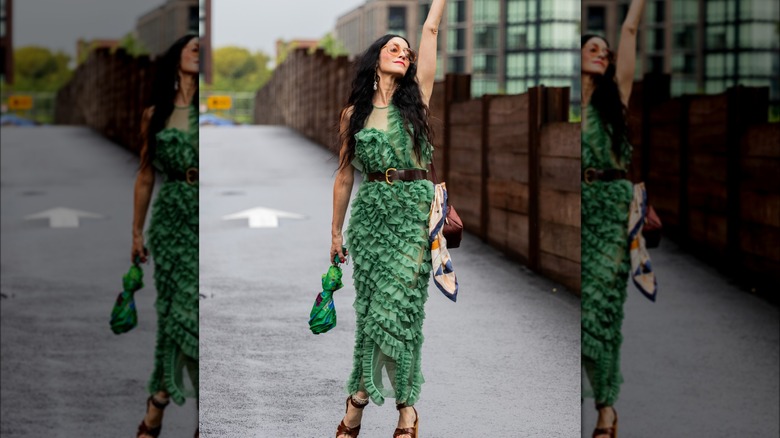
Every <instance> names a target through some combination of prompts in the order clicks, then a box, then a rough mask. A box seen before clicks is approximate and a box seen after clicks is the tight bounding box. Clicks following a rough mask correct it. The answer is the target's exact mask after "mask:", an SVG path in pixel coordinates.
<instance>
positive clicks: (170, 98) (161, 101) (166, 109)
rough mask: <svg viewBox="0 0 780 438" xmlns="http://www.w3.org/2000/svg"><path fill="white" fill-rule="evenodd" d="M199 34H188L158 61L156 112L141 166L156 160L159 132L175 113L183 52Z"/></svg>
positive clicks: (154, 96)
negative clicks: (176, 83) (176, 86)
mask: <svg viewBox="0 0 780 438" xmlns="http://www.w3.org/2000/svg"><path fill="white" fill-rule="evenodd" d="M197 37H198V35H195V34H187V35H184V36H183V37H181V38H179V39H178V40H176V42H174V43H173V44H172V45H171V47H170V48H169V49H168V50H167V51H166V52H165V54H164V55H163V56H162V58H160V59H159V60H158V61H157V66H156V69H155V73H154V84H153V85H152V95H151V100H150V102H149V106H154V113H153V114H152V118H151V120H150V121H149V127H148V129H147V132H146V141H147V143H146V144H147V149H146V157H145V159H144V160H143V161H142V162H141V167H144V166H146V165H148V164H151V163H152V161H153V160H154V155H155V150H156V146H157V133H158V132H160V131H162V130H163V129H165V123H166V122H167V121H168V118H169V117H170V116H171V113H173V106H174V103H173V102H174V101H175V100H176V93H177V91H176V88H175V86H174V84H175V82H176V81H177V80H178V79H179V64H180V63H181V52H182V51H183V50H184V47H186V46H187V44H188V43H189V42H190V40H192V39H193V38H197ZM190 104H191V105H192V106H193V110H194V111H198V87H197V86H196V87H195V94H194V95H193V96H192V102H191V103H190Z"/></svg>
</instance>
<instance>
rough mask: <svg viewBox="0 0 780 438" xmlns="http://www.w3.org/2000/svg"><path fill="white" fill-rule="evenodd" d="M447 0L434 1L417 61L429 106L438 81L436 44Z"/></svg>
mask: <svg viewBox="0 0 780 438" xmlns="http://www.w3.org/2000/svg"><path fill="white" fill-rule="evenodd" d="M446 3H447V1H446V0H433V3H432V4H431V9H430V10H429V11H428V17H427V18H426V19H425V24H423V30H422V37H421V39H420V54H419V56H418V59H417V82H418V83H419V84H420V90H421V91H422V98H423V102H424V103H425V104H426V105H428V102H429V101H430V100H431V93H433V81H434V80H435V79H436V44H437V42H438V41H437V37H438V35H439V23H440V22H441V16H442V15H443V14H444V6H445V4H446Z"/></svg>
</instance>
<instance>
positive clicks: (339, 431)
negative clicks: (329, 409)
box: [336, 395, 368, 438]
mask: <svg viewBox="0 0 780 438" xmlns="http://www.w3.org/2000/svg"><path fill="white" fill-rule="evenodd" d="M358 400H360V399H358ZM350 403H352V406H353V407H354V408H355V409H363V408H365V407H366V406H368V399H365V402H364V403H358V402H356V401H355V399H354V398H352V396H351V395H350V396H349V397H347V400H346V403H345V407H346V409H345V410H344V415H345V416H346V414H347V412H348V411H349V404H350ZM359 433H360V425H359V424H358V425H357V426H355V427H347V425H346V424H344V420H341V423H339V427H337V428H336V438H338V437H339V435H347V436H349V437H351V438H357V436H358V434H359Z"/></svg>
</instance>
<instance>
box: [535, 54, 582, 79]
mask: <svg viewBox="0 0 780 438" xmlns="http://www.w3.org/2000/svg"><path fill="white" fill-rule="evenodd" d="M573 72H574V55H572V54H571V53H560V52H542V53H541V54H540V55H539V75H541V76H568V75H571V74H572V73H573Z"/></svg>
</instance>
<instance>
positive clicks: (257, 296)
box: [200, 127, 581, 438]
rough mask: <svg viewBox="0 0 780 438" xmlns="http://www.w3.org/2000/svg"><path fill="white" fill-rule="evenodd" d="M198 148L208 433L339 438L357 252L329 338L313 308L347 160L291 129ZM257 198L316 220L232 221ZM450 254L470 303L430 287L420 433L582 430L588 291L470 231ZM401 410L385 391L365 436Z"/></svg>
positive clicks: (212, 132)
mask: <svg viewBox="0 0 780 438" xmlns="http://www.w3.org/2000/svg"><path fill="white" fill-rule="evenodd" d="M200 148H201V155H200V157H201V172H200V174H201V210H200V214H201V222H200V224H201V228H200V235H201V240H200V244H201V248H200V251H201V252H200V263H201V267H200V268H201V270H200V278H201V280H200V281H201V291H202V292H203V293H205V294H206V295H207V297H208V298H206V299H204V300H202V301H201V307H200V309H201V310H200V317H201V320H200V324H201V340H200V354H201V362H200V363H201V374H200V376H201V417H200V420H201V432H202V434H203V436H207V437H329V436H333V434H334V433H335V429H336V425H337V424H338V423H339V421H340V420H341V418H342V416H343V413H344V399H345V392H344V384H345V382H346V379H347V377H348V374H349V371H350V366H351V361H352V346H353V343H354V329H355V319H354V311H353V309H352V302H353V300H354V289H353V287H352V280H351V276H352V270H351V266H350V265H347V266H346V267H345V272H344V277H345V280H346V281H345V283H346V286H345V288H344V289H342V290H340V291H338V292H336V294H335V301H336V309H337V313H338V325H337V326H336V328H335V329H333V330H332V331H331V332H328V333H326V334H322V335H318V336H315V335H313V334H311V332H309V329H308V325H307V320H308V315H309V310H310V309H311V306H312V303H313V302H314V299H315V296H316V294H317V293H319V292H320V275H321V274H322V273H323V272H325V270H326V269H327V267H328V260H327V259H328V250H329V248H330V221H331V212H332V187H333V178H334V170H335V168H336V164H337V163H336V161H335V159H333V157H332V156H331V155H330V154H329V153H328V152H327V151H325V150H324V149H322V148H320V147H319V146H316V145H314V144H313V143H311V142H309V141H308V140H306V139H305V138H303V137H301V136H299V135H298V134H297V133H295V132H294V131H291V130H289V129H287V128H283V127H240V128H212V127H209V128H201V141H200ZM356 188H357V184H356ZM255 207H265V208H273V209H277V210H282V211H286V212H292V213H298V214H302V215H304V219H281V220H280V222H279V226H278V228H249V226H248V222H247V221H246V220H231V221H226V220H223V219H222V218H223V217H224V216H226V215H230V214H233V213H236V212H240V211H243V210H246V209H250V208H255ZM451 254H452V257H453V263H454V265H455V270H456V272H457V273H458V279H459V282H460V288H461V289H460V293H459V297H458V302H457V303H452V302H451V301H449V300H448V299H446V298H445V297H444V296H443V295H442V294H441V293H440V292H439V291H438V290H437V289H436V288H435V287H433V286H432V287H430V288H429V294H430V298H429V300H428V303H427V304H426V314H427V317H426V321H425V324H424V328H423V331H424V335H425V339H426V341H425V344H424V345H423V363H422V367H423V368H422V369H423V374H424V376H425V379H426V383H425V384H424V385H423V390H422V396H421V399H420V401H419V403H418V404H417V405H416V407H417V408H418V411H419V413H420V436H421V437H448V438H451V437H468V436H475V437H487V436H490V437H506V438H516V437H572V436H577V435H578V434H579V430H580V426H581V419H580V357H579V356H580V329H579V327H580V320H579V318H580V305H579V300H578V299H577V298H576V297H575V296H574V295H573V294H571V293H570V292H568V291H566V290H563V288H562V287H561V286H559V285H556V284H555V283H553V282H551V281H549V280H547V279H545V278H542V277H540V276H538V275H536V274H534V273H532V272H529V271H528V270H527V269H525V268H523V267H522V266H520V265H518V264H516V263H513V262H510V261H508V260H506V259H505V258H504V257H502V256H501V255H500V254H499V253H498V252H497V251H495V250H493V249H491V248H490V247H488V246H486V245H484V244H483V243H482V242H480V241H479V240H477V239H475V238H473V237H471V236H466V237H465V238H464V241H463V244H462V247H461V248H459V249H456V250H453V251H452V253H451ZM397 418H398V417H397V411H396V410H395V407H394V405H393V402H392V400H390V401H388V402H387V403H385V405H384V406H381V407H377V406H375V405H373V404H372V405H371V406H369V407H367V408H366V410H365V413H364V416H363V429H362V430H361V435H360V436H361V437H366V438H372V437H387V436H390V434H392V431H393V430H394V428H395V425H396V422H397Z"/></svg>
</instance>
